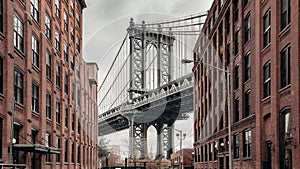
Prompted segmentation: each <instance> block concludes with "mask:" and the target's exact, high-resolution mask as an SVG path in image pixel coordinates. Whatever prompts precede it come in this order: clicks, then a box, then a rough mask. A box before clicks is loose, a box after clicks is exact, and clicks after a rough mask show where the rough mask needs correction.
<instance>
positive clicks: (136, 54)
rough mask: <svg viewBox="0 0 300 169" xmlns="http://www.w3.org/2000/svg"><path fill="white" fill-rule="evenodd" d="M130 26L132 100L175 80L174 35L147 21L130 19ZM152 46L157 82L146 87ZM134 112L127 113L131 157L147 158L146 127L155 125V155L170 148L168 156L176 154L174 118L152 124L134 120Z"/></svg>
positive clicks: (161, 154)
mask: <svg viewBox="0 0 300 169" xmlns="http://www.w3.org/2000/svg"><path fill="white" fill-rule="evenodd" d="M129 23H130V25H129V28H128V29H127V32H128V34H129V43H130V49H129V50H130V84H129V89H128V92H129V98H128V99H129V101H131V100H133V99H134V98H136V97H139V96H141V95H142V94H144V93H147V91H149V90H152V89H154V88H158V87H161V86H163V85H165V84H168V83H169V82H170V81H171V80H172V66H173V65H172V48H173V42H174V40H175V37H174V36H173V34H172V30H171V29H170V30H169V31H168V32H163V31H162V29H161V26H160V25H157V26H156V27H155V28H154V29H153V28H152V29H147V25H146V23H145V22H144V21H142V24H137V25H136V24H135V22H134V20H133V18H131V19H130V22H129ZM150 46H152V47H153V48H155V49H156V52H157V60H156V61H157V63H156V70H155V71H153V74H155V76H153V77H154V78H155V80H154V81H155V84H153V88H150V89H149V88H147V87H146V83H147V73H146V71H147V68H146V66H145V62H146V59H147V57H148V55H147V54H148V53H147V49H148V48H149V47H150ZM134 119H135V117H134V114H131V115H130V116H128V120H129V144H130V145H129V158H141V159H144V158H147V157H148V151H147V130H148V127H149V126H150V125H153V126H154V127H155V128H156V130H157V152H156V158H162V157H163V151H167V157H166V158H170V155H171V154H172V153H173V147H174V143H173V137H174V131H173V130H174V127H173V123H174V122H175V120H174V119H172V120H171V119H170V120H167V121H166V120H155V121H153V122H151V124H150V123H139V122H135V120H134Z"/></svg>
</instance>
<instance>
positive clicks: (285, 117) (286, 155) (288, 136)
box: [279, 108, 293, 169]
mask: <svg viewBox="0 0 300 169" xmlns="http://www.w3.org/2000/svg"><path fill="white" fill-rule="evenodd" d="M279 119H280V135H279V142H280V144H279V145H280V147H279V148H280V168H282V169H292V143H291V142H292V140H293V137H292V133H291V129H292V128H291V109H290V108H285V109H283V110H282V111H281V112H280V118H279Z"/></svg>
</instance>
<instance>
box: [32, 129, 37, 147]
mask: <svg viewBox="0 0 300 169" xmlns="http://www.w3.org/2000/svg"><path fill="white" fill-rule="evenodd" d="M38 133H39V132H38V130H36V129H31V142H32V143H33V144H35V143H37V135H38Z"/></svg>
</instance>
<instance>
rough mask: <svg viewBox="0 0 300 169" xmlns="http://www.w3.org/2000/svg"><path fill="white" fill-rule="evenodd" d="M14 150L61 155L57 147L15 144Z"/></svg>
mask: <svg viewBox="0 0 300 169" xmlns="http://www.w3.org/2000/svg"><path fill="white" fill-rule="evenodd" d="M13 148H14V150H18V151H24V152H35V153H42V154H59V153H60V149H58V148H55V147H48V146H45V145H41V144H14V145H13Z"/></svg>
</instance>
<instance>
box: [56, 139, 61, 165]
mask: <svg viewBox="0 0 300 169" xmlns="http://www.w3.org/2000/svg"><path fill="white" fill-rule="evenodd" d="M56 146H57V148H58V149H60V148H61V139H60V137H59V136H56ZM60 162H61V159H60V154H56V163H60Z"/></svg>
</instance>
